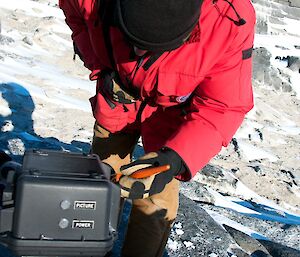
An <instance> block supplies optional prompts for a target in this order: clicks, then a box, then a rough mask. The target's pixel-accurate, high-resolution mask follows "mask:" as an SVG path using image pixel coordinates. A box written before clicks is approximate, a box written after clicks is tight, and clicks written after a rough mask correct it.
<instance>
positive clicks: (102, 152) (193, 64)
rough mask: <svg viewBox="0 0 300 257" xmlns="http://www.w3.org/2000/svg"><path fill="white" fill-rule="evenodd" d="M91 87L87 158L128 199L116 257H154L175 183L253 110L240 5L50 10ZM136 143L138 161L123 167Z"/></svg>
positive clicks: (172, 212)
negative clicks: (95, 158)
mask: <svg viewBox="0 0 300 257" xmlns="http://www.w3.org/2000/svg"><path fill="white" fill-rule="evenodd" d="M59 6H60V8H61V9H62V10H63V12H64V14H65V17H66V23H67V24H68V25H69V27H70V28H71V30H72V39H73V42H74V46H75V47H74V49H75V51H76V53H78V55H79V56H80V57H81V58H82V60H83V61H84V65H85V66H86V67H87V68H88V69H90V70H91V74H90V79H91V80H97V86H96V95H95V96H94V97H92V98H91V99H90V101H91V105H92V110H93V115H94V117H95V125H94V137H93V142H92V151H93V152H94V153H96V154H98V155H99V157H100V159H101V160H102V161H103V162H105V163H106V164H108V165H110V166H111V167H112V168H113V169H114V171H115V172H116V173H117V174H121V175H118V176H117V177H116V178H119V185H120V188H121V194H122V196H123V197H125V198H129V199H132V210H131V214H130V218H129V223H128V228H127V234H126V238H125V240H124V245H123V249H122V256H124V257H141V256H142V257H159V256H162V255H163V252H164V248H165V246H166V243H167V239H168V236H169V232H170V228H171V225H172V223H173V221H174V220H175V218H176V215H177V209H178V205H179V204H178V195H179V181H188V180H190V179H191V178H192V177H193V176H194V175H195V174H196V173H197V172H198V171H199V170H201V168H202V167H203V166H205V165H206V164H207V163H208V162H209V160H210V159H211V158H212V157H214V156H215V155H216V154H217V153H218V152H219V151H220V149H221V148H222V146H227V145H228V144H229V143H230V141H231V139H232V137H233V135H234V133H235V132H236V130H237V129H238V128H239V126H240V125H241V123H242V121H243V119H244V117H245V114H246V113H247V112H248V111H249V110H250V109H251V108H252V107H253V94H252V85H251V70H252V67H251V66H252V49H253V38H254V27H255V11H254V8H253V6H252V4H251V2H250V0H238V1H237V0H98V1H96V0H60V1H59ZM139 137H141V138H142V142H143V147H144V150H145V155H144V156H142V157H141V158H139V159H138V160H135V161H132V152H133V150H134V147H135V145H136V143H137V141H138V139H139Z"/></svg>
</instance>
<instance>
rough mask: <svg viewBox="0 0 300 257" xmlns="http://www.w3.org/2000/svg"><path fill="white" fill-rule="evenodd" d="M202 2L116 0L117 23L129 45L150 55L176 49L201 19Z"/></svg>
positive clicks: (185, 0)
mask: <svg viewBox="0 0 300 257" xmlns="http://www.w3.org/2000/svg"><path fill="white" fill-rule="evenodd" d="M202 1H203V0H116V5H117V6H116V12H117V13H116V15H117V17H116V18H117V20H118V24H119V26H120V28H121V30H122V31H123V32H124V34H125V35H126V37H127V38H128V40H129V42H130V43H132V44H133V45H135V46H136V47H138V48H140V49H144V50H149V51H153V52H163V51H170V50H173V49H176V48H178V47H179V46H180V45H182V44H183V41H184V40H185V39H186V38H187V37H188V36H189V34H190V33H191V31H192V30H193V28H194V26H195V25H196V23H197V22H198V19H199V16H200V7H201V4H202Z"/></svg>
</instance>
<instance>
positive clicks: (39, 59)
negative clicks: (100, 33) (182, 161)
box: [0, 0, 300, 257]
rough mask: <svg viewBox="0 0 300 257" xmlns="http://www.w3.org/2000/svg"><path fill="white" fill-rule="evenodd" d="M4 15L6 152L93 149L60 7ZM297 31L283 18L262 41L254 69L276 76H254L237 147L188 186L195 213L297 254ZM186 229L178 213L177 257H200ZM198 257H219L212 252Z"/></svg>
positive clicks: (0, 38) (15, 2)
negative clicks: (252, 103)
mask: <svg viewBox="0 0 300 257" xmlns="http://www.w3.org/2000/svg"><path fill="white" fill-rule="evenodd" d="M262 2H263V1H262ZM276 5H277V4H276ZM255 7H256V9H257V11H258V14H259V16H260V19H261V20H264V19H265V20H266V21H267V22H271V21H270V20H269V17H270V15H271V14H270V13H271V11H270V10H271V9H270V7H268V8H269V9H267V10H268V11H265V12H263V10H265V9H263V7H262V6H261V5H260V3H259V2H258V3H256V5H255ZM264 8H265V7H264ZM268 12H270V13H268ZM0 19H1V33H0V129H1V132H0V150H5V151H6V152H7V153H8V154H10V155H11V156H12V157H13V158H15V159H16V160H18V161H20V160H21V158H22V155H23V154H24V151H25V150H26V149H28V148H50V149H58V150H67V151H76V152H81V151H82V152H88V151H89V147H90V142H91V137H92V127H93V122H94V121H93V118H92V114H91V111H90V106H89V101H88V99H89V98H90V97H91V96H93V94H94V91H95V83H94V82H90V81H89V80H88V74H89V72H88V71H87V70H86V69H85V68H84V67H83V65H82V63H81V61H79V60H75V61H73V59H72V58H73V51H72V42H71V40H70V35H71V32H70V30H69V28H68V27H67V25H66V24H65V22H64V16H63V13H62V11H61V10H60V9H59V8H58V7H57V1H55V0H38V1H33V0H22V1H20V0H0ZM299 25H300V21H299V20H296V19H292V18H287V17H283V18H282V19H281V20H280V22H277V23H276V22H275V23H272V26H269V27H268V30H269V31H266V33H264V34H257V35H256V39H255V46H254V47H255V48H256V50H257V51H256V56H257V60H258V62H256V63H255V64H256V65H260V60H261V59H260V58H262V60H263V61H264V63H263V64H264V65H265V66H270V67H273V70H272V71H269V70H266V72H267V73H268V72H269V73H270V74H269V75H267V74H264V75H261V76H260V74H259V73H255V74H258V76H257V78H256V79H255V81H254V85H255V103H256V105H255V108H254V109H253V110H252V111H251V112H250V113H249V115H248V116H247V118H246V120H245V122H244V123H243V125H242V127H241V128H240V129H239V131H238V132H237V133H236V135H235V137H234V140H233V141H232V144H231V145H230V146H229V147H228V148H226V149H223V150H222V151H221V153H220V154H219V155H218V156H216V157H215V158H214V159H213V160H212V161H211V162H210V166H207V167H206V168H205V169H204V170H203V171H202V172H199V173H198V174H197V175H196V177H195V178H194V180H193V181H192V182H190V183H187V184H185V185H183V186H182V189H181V192H182V193H183V194H184V195H185V196H186V197H188V198H189V199H191V200H193V201H191V202H189V204H194V206H193V207H191V208H202V209H203V208H204V209H205V210H206V211H207V213H208V214H209V215H210V217H212V219H213V220H214V221H215V222H217V223H218V224H221V225H224V224H225V225H227V226H230V227H232V228H235V229H237V230H239V231H243V232H244V233H245V234H247V235H249V236H251V237H253V238H256V239H272V240H274V241H276V238H277V242H279V243H283V244H285V245H289V246H290V247H294V248H296V249H298V250H300V228H299V225H300V187H299V185H300V151H299V150H300V147H299V145H300V82H299V81H300V73H299V66H297V65H299V63H298V64H297V62H296V64H295V62H293V63H292V65H291V63H290V62H291V61H290V59H289V58H287V57H288V56H290V57H291V56H293V57H297V58H299V57H300V36H299V35H300V33H299V29H298V28H299ZM282 31H284V32H285V33H283V32H282ZM271 32H272V33H271ZM275 32H276V33H275ZM260 49H264V50H262V51H263V53H264V55H262V56H260V55H259V54H260V51H261V50H260ZM265 51H267V52H265ZM266 56H267V57H266ZM293 60H294V59H293ZM268 62H269V64H268ZM298 62H299V59H298ZM261 64H262V63H261ZM256 67H257V66H256ZM291 67H292V68H291ZM295 67H296V68H295ZM297 67H298V69H297ZM258 69H260V66H259V67H258ZM274 72H275V73H274ZM276 72H277V73H276ZM276 75H278V76H280V78H281V80H280V83H282V85H283V84H284V83H286V84H284V85H288V86H281V85H280V86H278V85H277V84H276V85H275V84H273V83H275V82H276V83H278V81H275V80H274V76H276ZM270 76H271V77H272V76H273V80H272V79H270ZM274 81H275V82H274ZM286 88H289V90H286ZM207 204H209V205H207ZM211 206H213V207H211ZM225 210H226V211H225ZM227 210H228V211H227ZM231 211H233V213H237V214H239V215H241V216H240V217H245V219H246V218H254V219H255V220H256V223H255V222H254V224H256V225H255V226H254V225H253V222H252V223H251V222H250V223H247V224H243V223H242V222H241V221H242V220H243V219H235V218H234V214H231V215H230V213H231ZM229 212H230V213H229ZM195 219H197V217H195ZM260 220H261V223H263V221H268V222H271V223H268V228H272V226H273V225H272V224H274V226H273V227H277V225H275V224H282V226H284V225H287V226H289V227H291V226H292V227H293V229H292V230H290V231H291V232H289V231H282V233H283V234H284V233H287V234H288V233H290V237H289V238H288V237H287V236H280V235H278V236H276V235H273V236H272V235H270V234H269V233H267V232H264V231H262V230H263V229H258V230H259V231H257V230H256V228H258V226H257V223H259V222H260ZM185 225H186V224H185V221H181V220H180V217H179V221H178V222H177V223H175V226H174V228H173V230H172V233H171V237H170V240H169V243H168V251H169V255H170V256H178V257H179V256H180V257H182V255H177V252H178V249H180V248H181V249H182V248H185V249H187V251H190V254H191V255H190V256H198V255H197V254H196V253H195V251H196V250H197V248H196V246H195V244H196V243H195V241H193V240H192V238H193V235H192V234H191V232H190V234H189V235H190V236H191V237H190V238H187V236H186V235H187V234H188V231H187V230H186V229H185ZM266 227H267V226H265V227H264V228H266ZM273 234H274V233H273ZM284 235H286V234H284ZM183 238H184V239H183ZM193 251H194V253H193ZM0 256H1V257H2V255H1V249H0ZM3 256H4V255H3ZM115 256H117V255H115ZM184 256H189V255H184ZM199 256H200V255H199ZM201 256H210V257H216V256H220V257H222V256H221V255H213V252H212V253H211V255H208V254H207V255H201ZM232 256H233V255H232ZM241 256H242V255H241ZM299 256H300V255H299Z"/></svg>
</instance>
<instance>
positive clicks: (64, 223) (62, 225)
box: [58, 218, 69, 228]
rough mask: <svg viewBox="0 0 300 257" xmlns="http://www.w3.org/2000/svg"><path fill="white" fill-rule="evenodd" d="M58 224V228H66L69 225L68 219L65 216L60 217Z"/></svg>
mask: <svg viewBox="0 0 300 257" xmlns="http://www.w3.org/2000/svg"><path fill="white" fill-rule="evenodd" d="M58 226H59V227H60V228H67V227H68V226H69V221H68V220H67V219H65V218H62V219H61V220H60V221H59V223H58Z"/></svg>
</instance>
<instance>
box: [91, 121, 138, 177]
mask: <svg viewBox="0 0 300 257" xmlns="http://www.w3.org/2000/svg"><path fill="white" fill-rule="evenodd" d="M138 138H139V134H138V133H136V134H135V133H123V132H119V133H110V132H109V131H108V130H106V129H105V128H103V127H101V126H99V125H98V124H97V123H95V126H94V137H93V142H92V153H95V154H97V155H98V156H99V158H100V160H102V161H103V162H105V163H107V164H109V165H110V166H111V167H112V168H113V169H114V170H115V172H119V171H120V167H121V166H122V165H125V164H128V163H129V162H130V161H131V157H132V152H133V150H134V147H135V145H136V143H137V141H138Z"/></svg>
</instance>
